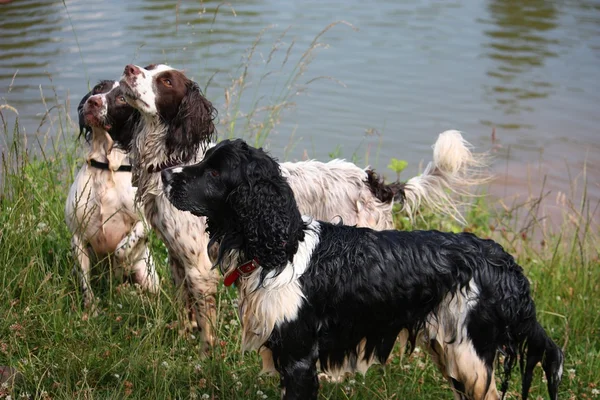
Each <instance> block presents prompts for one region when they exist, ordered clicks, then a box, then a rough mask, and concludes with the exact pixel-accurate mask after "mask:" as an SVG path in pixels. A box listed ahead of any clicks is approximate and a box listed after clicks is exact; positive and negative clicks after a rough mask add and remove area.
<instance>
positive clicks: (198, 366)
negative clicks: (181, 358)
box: [194, 364, 202, 372]
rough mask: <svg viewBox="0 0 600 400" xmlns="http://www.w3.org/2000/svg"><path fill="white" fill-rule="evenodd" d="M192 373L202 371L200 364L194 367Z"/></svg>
mask: <svg viewBox="0 0 600 400" xmlns="http://www.w3.org/2000/svg"><path fill="white" fill-rule="evenodd" d="M194 371H196V372H200V371H202V365H200V364H196V365H194Z"/></svg>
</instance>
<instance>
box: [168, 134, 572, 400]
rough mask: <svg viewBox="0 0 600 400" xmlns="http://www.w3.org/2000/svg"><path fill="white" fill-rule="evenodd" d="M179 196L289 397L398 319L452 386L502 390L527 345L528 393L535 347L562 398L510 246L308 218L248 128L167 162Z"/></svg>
mask: <svg viewBox="0 0 600 400" xmlns="http://www.w3.org/2000/svg"><path fill="white" fill-rule="evenodd" d="M162 180H163V184H164V192H165V194H166V195H167V197H168V198H169V200H170V201H171V202H172V203H173V205H175V207H177V208H178V209H180V210H185V211H190V212H191V213H192V214H194V215H196V216H201V217H207V224H208V232H209V235H210V241H211V244H212V243H218V244H219V252H218V256H217V258H216V260H215V265H217V264H219V265H221V266H229V263H228V262H225V263H224V262H223V260H224V259H226V258H228V257H231V256H232V255H233V258H234V259H235V258H238V259H242V260H247V262H245V263H243V264H240V265H237V266H233V267H232V268H230V269H228V270H227V271H223V272H224V274H225V275H226V278H225V279H226V280H229V281H235V282H236V285H237V288H238V290H239V304H240V305H239V312H240V316H241V320H242V329H243V331H242V341H243V345H244V348H245V349H256V350H261V349H267V351H266V352H263V356H264V355H265V354H268V355H270V356H272V361H273V366H274V368H275V369H276V370H277V372H279V374H280V376H281V386H282V390H283V398H285V399H303V400H304V399H316V398H317V393H318V388H319V383H318V380H317V368H318V367H317V364H318V363H319V364H320V368H322V369H323V370H324V371H327V372H330V373H331V372H335V371H339V370H364V369H366V367H367V366H368V365H369V364H371V363H373V362H382V363H383V362H385V361H386V359H387V357H388V356H389V354H390V351H391V350H392V347H393V345H394V342H395V341H396V338H397V336H398V334H399V332H400V331H402V330H404V329H406V330H408V332H409V337H410V340H411V343H412V344H413V345H414V344H415V342H419V343H424V344H425V348H426V349H427V350H428V351H429V352H430V353H431V356H432V357H433V359H434V360H435V362H436V364H437V365H438V367H439V368H440V370H441V372H442V374H443V375H444V377H445V378H446V379H447V380H448V381H449V382H450V384H451V385H452V387H453V389H454V392H455V397H456V398H457V399H478V400H479V399H481V400H483V399H499V398H500V396H499V393H498V390H497V389H496V384H495V381H494V377H493V375H494V360H495V359H496V356H497V354H498V352H499V351H502V352H504V353H505V362H504V383H503V387H502V391H505V390H506V388H507V385H508V379H509V377H510V371H511V369H512V367H513V366H514V364H515V362H516V360H517V358H520V359H521V363H522V367H523V368H522V374H523V388H522V393H523V398H524V399H526V398H527V394H528V391H529V387H530V385H531V379H532V373H533V368H534V367H535V365H536V364H537V363H538V362H539V361H541V362H542V367H543V369H544V371H545V373H546V378H547V380H548V390H549V392H550V397H551V399H553V400H554V399H556V398H557V388H558V385H559V383H560V380H561V375H562V368H563V354H562V351H561V350H560V349H559V348H558V347H557V345H556V344H555V343H554V342H553V341H552V340H551V339H550V338H549V337H548V335H547V334H546V332H545V331H544V329H543V328H542V327H541V326H540V324H539V323H538V321H537V319H536V311H535V305H534V302H533V300H532V298H531V293H530V288H529V282H528V280H527V278H526V277H525V276H524V274H523V270H522V268H521V267H520V266H519V265H517V264H516V262H515V260H514V259H513V257H512V256H511V255H509V254H507V253H506V252H505V251H504V250H503V249H502V247H501V246H500V245H498V244H497V243H495V242H494V241H492V240H483V239H480V238H478V237H476V236H474V235H472V234H469V233H460V234H453V233H442V232H439V231H413V232H403V231H394V230H385V231H375V230H372V229H369V228H357V227H353V226H344V225H335V224H331V223H327V222H321V221H316V220H313V219H310V218H303V217H301V215H300V212H299V211H298V207H297V204H296V200H295V198H294V193H293V192H292V189H291V188H290V185H289V184H288V182H287V181H286V179H285V178H284V177H283V176H282V174H281V168H280V165H279V164H278V163H277V162H275V160H273V159H272V158H271V157H269V156H268V155H267V154H266V153H265V152H263V151H262V150H261V149H255V148H253V147H250V146H248V145H247V144H246V143H245V142H243V141H242V140H235V141H228V140H226V141H223V142H221V143H219V144H218V145H216V146H215V147H213V148H211V149H210V150H208V151H207V153H206V155H205V158H204V160H203V161H202V162H200V163H198V164H196V165H193V166H187V167H178V168H172V169H167V170H164V171H163V172H162Z"/></svg>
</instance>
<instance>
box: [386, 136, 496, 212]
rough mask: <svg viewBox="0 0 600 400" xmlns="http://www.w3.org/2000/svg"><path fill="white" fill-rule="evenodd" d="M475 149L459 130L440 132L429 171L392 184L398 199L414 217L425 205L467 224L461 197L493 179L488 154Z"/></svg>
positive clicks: (395, 196)
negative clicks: (479, 152) (489, 171)
mask: <svg viewBox="0 0 600 400" xmlns="http://www.w3.org/2000/svg"><path fill="white" fill-rule="evenodd" d="M471 148H472V146H471V144H470V143H469V142H467V141H466V140H465V139H464V138H463V137H462V135H461V133H460V132H459V131H456V130H449V131H445V132H442V133H440V135H439V137H438V139H437V141H436V142H435V144H434V145H433V161H432V162H430V163H429V164H428V165H427V167H426V168H425V171H423V173H422V174H421V175H418V176H415V177H413V178H411V179H409V180H408V181H407V182H405V183H399V182H397V183H392V184H391V185H389V189H390V190H391V191H392V192H393V194H394V200H395V201H396V202H398V203H400V204H402V209H403V210H405V211H406V212H407V213H408V215H409V216H410V217H411V218H412V217H414V216H415V215H416V213H417V211H418V210H419V209H420V208H421V207H422V206H425V207H428V208H429V209H431V210H432V211H434V212H437V213H440V214H448V215H451V216H452V217H453V218H454V219H456V220H457V221H458V222H460V223H463V224H464V223H465V220H464V218H463V216H462V215H461V213H460V211H459V208H460V206H461V205H463V203H462V202H461V201H460V200H459V199H458V197H460V196H473V193H472V192H471V190H472V188H473V187H474V186H477V185H480V184H483V183H486V182H488V181H489V180H490V178H491V176H490V175H489V174H488V173H487V172H486V170H487V165H488V164H487V159H488V157H487V154H485V153H481V154H474V153H472V152H471Z"/></svg>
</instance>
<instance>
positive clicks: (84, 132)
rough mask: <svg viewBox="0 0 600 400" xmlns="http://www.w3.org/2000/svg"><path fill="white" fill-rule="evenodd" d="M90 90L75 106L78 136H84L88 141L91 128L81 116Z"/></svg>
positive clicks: (90, 93)
mask: <svg viewBox="0 0 600 400" xmlns="http://www.w3.org/2000/svg"><path fill="white" fill-rule="evenodd" d="M91 95H92V92H88V93H87V94H86V95H85V96H83V98H82V99H81V101H80V102H79V105H78V106H77V115H78V116H79V137H81V136H83V137H85V140H86V141H87V142H89V141H90V140H91V134H92V128H90V127H89V126H88V125H86V124H85V117H84V116H83V105H84V104H85V102H86V101H87V99H89V98H90V96H91Z"/></svg>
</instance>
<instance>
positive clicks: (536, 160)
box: [0, 0, 600, 209]
mask: <svg viewBox="0 0 600 400" xmlns="http://www.w3.org/2000/svg"><path fill="white" fill-rule="evenodd" d="M335 21H346V22H347V23H348V24H346V23H339V24H337V25H335V26H332V27H330V28H329V29H327V30H326V32H325V33H323V35H321V36H320V37H319V38H318V40H317V43H318V44H317V45H316V46H313V47H312V50H311V51H309V52H308V53H306V51H307V49H311V43H312V42H313V40H314V39H315V37H316V36H317V35H318V34H319V32H321V31H322V30H324V29H325V28H326V27H327V26H328V25H330V24H331V23H332V22H335ZM259 35H261V37H260V40H258V44H256V45H254V43H255V42H256V41H257V37H258V36H259ZM252 49H254V51H251V50H252ZM250 55H251V57H250ZM303 55H305V56H304V58H303ZM157 62H166V63H169V64H171V65H173V66H175V67H177V68H181V69H185V71H186V73H187V74H188V75H189V76H190V77H193V78H194V80H196V81H197V82H199V83H200V85H201V87H206V94H207V96H208V97H209V98H210V99H211V100H212V101H213V102H214V104H215V105H216V106H217V108H218V109H219V111H220V130H219V131H220V133H221V134H223V135H225V134H226V133H228V132H233V135H235V136H242V135H249V134H251V133H252V132H255V130H256V129H257V127H258V126H260V125H261V124H265V123H268V122H269V120H268V119H267V118H266V117H265V115H266V114H267V111H262V113H261V112H258V113H256V114H253V115H248V114H249V112H250V110H253V109H257V110H261V109H263V108H264V107H266V108H268V107H270V106H271V107H272V106H274V105H280V106H281V112H280V113H277V114H276V115H275V119H276V122H277V125H276V126H275V128H274V130H273V132H272V133H271V134H270V135H269V137H268V139H267V142H266V143H267V146H268V147H269V148H270V150H271V151H272V153H273V154H274V155H276V156H278V157H280V158H286V159H301V158H304V157H307V156H308V157H313V158H319V159H327V158H328V157H330V156H332V155H335V156H343V157H346V158H351V157H352V156H353V155H354V156H355V159H356V161H357V163H359V164H361V165H364V164H365V163H367V162H368V163H370V164H372V165H375V166H376V167H377V168H378V169H380V170H381V171H384V172H385V171H386V166H387V164H388V161H389V160H390V158H392V157H396V158H400V159H406V160H408V161H409V168H408V170H407V172H406V173H404V174H403V177H404V178H408V177H409V176H411V175H412V174H415V173H417V171H418V168H419V163H420V162H422V161H427V160H429V159H430V157H431V147H430V146H431V144H432V143H433V142H434V141H435V138H436V136H437V133H439V132H441V131H443V130H446V129H450V128H455V129H459V130H461V131H463V132H464V134H465V137H466V138H467V139H468V140H469V141H471V142H472V143H473V144H474V145H476V148H477V149H480V150H490V149H491V151H492V152H493V154H494V156H495V157H496V160H495V163H494V167H493V169H494V172H495V173H496V174H497V175H498V179H497V180H496V182H495V183H494V184H493V185H492V188H491V191H492V193H493V194H495V195H497V196H499V197H505V198H506V199H505V201H506V202H507V203H509V202H511V201H514V199H515V198H516V199H517V201H520V200H524V199H526V198H527V196H528V195H529V194H538V193H539V191H540V186H541V182H542V181H543V180H544V177H546V181H545V182H546V184H545V188H546V190H547V191H550V195H549V196H548V197H547V198H546V200H545V201H544V205H545V206H546V207H548V208H550V209H551V208H554V207H555V204H556V198H557V197H560V195H559V193H566V194H567V195H568V194H569V192H570V191H571V189H572V188H573V186H577V190H579V191H581V180H582V179H581V174H582V171H583V166H584V165H587V169H586V173H587V180H588V195H589V196H590V198H591V199H592V201H593V203H592V204H593V205H595V202H597V201H598V200H599V199H600V129H599V127H600V2H598V1H591V0H578V1H544V0H532V1H517V0H512V1H511V0H490V1H449V0H440V1H427V0H374V1H371V2H364V1H358V0H347V1H344V2H338V1H330V0H305V1H302V2H299V1H278V0H246V1H243V2H231V3H230V4H229V3H228V4H225V3H223V4H221V3H218V2H212V1H204V2H202V1H181V2H179V3H178V2H175V1H170V0H127V1H116V0H105V1H102V2H89V1H79V0H68V1H67V0H66V1H64V2H53V1H43V2H42V1H25V0H21V1H13V2H10V3H8V4H0V104H9V105H11V106H12V107H14V108H16V109H17V110H18V112H19V121H20V134H23V135H25V136H28V137H30V138H31V137H32V136H33V135H36V131H39V132H41V133H42V134H44V135H50V136H52V135H55V134H56V131H57V130H58V129H59V128H58V124H56V123H54V124H53V123H52V118H49V119H46V120H44V122H43V123H41V122H42V116H43V115H44V113H45V110H46V109H48V108H51V107H52V106H53V105H56V104H60V105H61V106H62V107H64V108H66V109H67V110H68V112H69V113H70V115H71V116H72V117H74V116H75V110H76V106H77V103H78V102H79V99H80V98H81V97H82V95H83V94H84V93H85V92H87V90H88V87H89V85H93V84H94V82H95V81H97V80H98V79H101V78H118V77H119V76H120V75H121V72H122V70H123V67H124V65H126V64H127V63H136V64H139V65H146V64H150V63H157ZM245 65H247V66H248V68H247V73H246V74H245V75H243V76H244V80H243V84H244V87H245V89H244V91H243V93H242V95H241V96H240V102H239V107H236V106H235V104H236V101H235V100H236V99H237V97H236V93H239V90H237V91H236V87H235V86H233V88H232V85H234V83H235V82H236V79H238V78H239V77H240V76H242V74H244V71H245V69H244V66H245ZM237 88H238V89H239V86H237ZM42 98H44V100H45V104H44V102H43V101H42ZM236 110H237V111H238V115H242V116H248V117H247V118H245V117H242V118H238V119H237V120H236V124H235V127H234V128H232V126H233V125H232V124H231V117H232V116H233V115H234V112H235V111H236ZM1 111H2V112H3V115H4V116H5V118H8V120H9V121H12V120H11V118H13V119H14V117H12V116H11V115H12V113H11V112H10V111H8V110H6V109H4V110H1ZM56 113H58V109H57V108H55V109H52V111H51V115H53V114H56ZM248 119H250V120H251V123H247V122H246V121H248ZM40 124H41V127H40ZM230 129H232V130H230ZM492 130H495V138H496V139H495V141H494V143H492V139H491V136H492ZM38 134H39V133H38ZM29 142H30V143H33V141H32V140H30V141H29ZM385 174H386V175H387V176H388V177H389V178H393V177H394V176H395V175H394V173H393V172H391V171H389V170H388V171H387V172H385ZM567 197H568V196H567Z"/></svg>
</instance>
